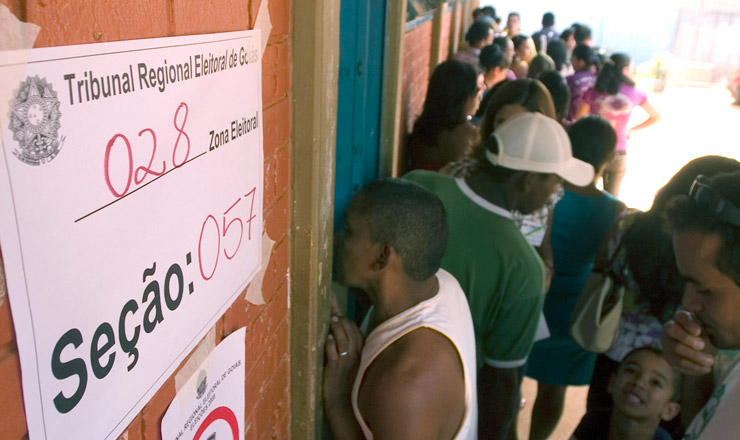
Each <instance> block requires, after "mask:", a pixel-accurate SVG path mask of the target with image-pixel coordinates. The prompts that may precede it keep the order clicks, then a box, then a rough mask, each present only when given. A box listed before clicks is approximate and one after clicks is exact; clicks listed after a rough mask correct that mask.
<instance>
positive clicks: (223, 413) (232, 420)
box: [193, 406, 239, 440]
mask: <svg viewBox="0 0 740 440" xmlns="http://www.w3.org/2000/svg"><path fill="white" fill-rule="evenodd" d="M216 420H223V421H225V422H226V423H228V424H229V427H230V428H231V434H232V435H233V436H234V440H239V422H238V421H237V420H236V414H234V411H232V410H231V409H229V408H227V407H225V406H219V407H218V408H216V409H214V410H213V411H211V412H210V414H208V416H206V418H205V419H204V420H203V423H201V424H200V427H198V430H197V431H195V437H193V440H200V437H201V436H202V435H203V433H204V432H205V430H206V428H208V427H209V426H210V425H211V424H212V423H213V422H215V421H216Z"/></svg>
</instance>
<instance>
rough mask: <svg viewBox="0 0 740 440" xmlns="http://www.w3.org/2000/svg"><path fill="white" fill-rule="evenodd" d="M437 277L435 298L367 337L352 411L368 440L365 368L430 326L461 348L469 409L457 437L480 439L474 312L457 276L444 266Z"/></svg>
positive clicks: (371, 436)
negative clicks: (363, 410)
mask: <svg viewBox="0 0 740 440" xmlns="http://www.w3.org/2000/svg"><path fill="white" fill-rule="evenodd" d="M437 279H438V280H439V292H437V294H436V295H435V296H434V297H432V298H430V299H428V300H426V301H424V302H421V303H419V304H417V305H415V306H414V307H411V308H410V309H407V310H405V311H404V312H403V313H400V314H398V315H396V316H394V317H392V318H391V319H389V320H387V321H385V322H383V323H382V324H380V325H379V326H378V327H377V328H375V329H374V330H373V331H372V332H371V333H370V335H368V336H367V339H366V340H365V346H364V348H363V349H362V357H361V359H360V367H359V369H358V370H357V377H356V378H355V383H354V385H353V386H352V410H353V411H354V414H355V418H356V419H357V421H358V422H359V424H360V427H361V428H362V432H363V433H364V434H365V438H366V439H372V438H373V433H372V432H371V431H370V428H368V426H367V423H365V420H364V419H363V418H362V414H360V408H359V405H358V403H357V399H358V394H359V390H360V384H362V379H363V377H364V376H365V370H367V367H368V366H370V364H372V362H373V361H374V360H375V358H376V357H377V356H378V355H379V354H380V353H381V352H382V351H383V350H385V349H386V348H387V347H388V346H389V345H391V344H392V343H394V342H396V341H397V340H398V339H400V338H401V337H402V336H404V335H406V334H408V333H410V332H412V331H414V330H416V329H419V328H430V329H432V330H435V331H437V332H439V333H441V334H443V335H444V336H445V337H447V339H449V340H450V341H451V342H452V344H453V345H454V346H455V348H456V349H457V353H458V355H459V356H460V360H461V361H462V366H463V373H464V375H465V377H464V383H465V412H464V414H463V420H462V424H461V425H460V428H459V430H458V432H457V433H456V434H455V437H454V439H458V440H473V439H476V438H478V397H477V392H476V374H477V364H476V360H475V332H474V330H473V318H472V317H471V315H470V307H469V306H468V300H467V299H466V298H465V294H464V293H463V291H462V288H461V287H460V284H459V283H458V282H457V280H456V279H455V277H453V276H452V275H450V274H449V273H447V272H445V271H444V270H442V269H440V270H439V272H437Z"/></svg>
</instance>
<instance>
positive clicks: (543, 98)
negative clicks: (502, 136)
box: [470, 79, 555, 182]
mask: <svg viewBox="0 0 740 440" xmlns="http://www.w3.org/2000/svg"><path fill="white" fill-rule="evenodd" d="M512 104H517V105H521V106H522V107H524V109H525V110H527V111H529V112H538V113H542V114H543V115H545V116H547V117H550V118H555V107H554V106H553V103H552V97H551V96H550V92H548V91H547V89H546V88H545V86H544V85H543V84H542V83H541V82H540V81H537V80H533V79H517V80H505V81H501V82H500V83H498V84H496V85H495V86H494V87H493V88H492V89H491V91H490V92H489V93H488V95H487V96H486V98H485V99H484V101H483V102H481V107H484V108H485V110H484V113H483V119H482V121H481V129H480V132H481V140H482V141H481V143H480V145H478V146H477V147H476V148H475V149H474V151H473V158H474V159H475V165H474V166H471V169H470V173H471V174H477V173H481V172H485V173H487V174H488V175H489V177H491V178H492V179H493V180H494V181H496V182H501V181H505V180H506V179H508V178H509V177H510V176H511V175H513V174H514V172H513V171H511V172H509V171H510V170H507V169H505V168H502V167H494V166H493V165H491V163H490V162H489V161H488V159H487V158H486V156H485V150H486V149H488V150H490V151H491V152H494V153H497V152H498V145H497V144H496V141H495V138H494V137H493V136H491V133H493V126H494V125H495V122H496V116H497V114H498V112H499V110H501V109H502V108H503V107H505V106H507V105H512Z"/></svg>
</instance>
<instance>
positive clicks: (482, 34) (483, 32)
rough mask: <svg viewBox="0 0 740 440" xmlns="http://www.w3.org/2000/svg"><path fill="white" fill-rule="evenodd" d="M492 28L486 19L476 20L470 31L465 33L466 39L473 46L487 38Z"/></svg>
mask: <svg viewBox="0 0 740 440" xmlns="http://www.w3.org/2000/svg"><path fill="white" fill-rule="evenodd" d="M492 29H493V28H492V27H491V25H490V24H489V23H488V22H487V21H485V20H478V21H475V22H473V24H471V25H470V28H469V29H468V33H466V34H465V41H467V42H468V44H470V45H471V46H473V45H475V44H477V43H478V42H479V41H482V40H485V39H487V38H488V35H489V34H490V33H491V30H492Z"/></svg>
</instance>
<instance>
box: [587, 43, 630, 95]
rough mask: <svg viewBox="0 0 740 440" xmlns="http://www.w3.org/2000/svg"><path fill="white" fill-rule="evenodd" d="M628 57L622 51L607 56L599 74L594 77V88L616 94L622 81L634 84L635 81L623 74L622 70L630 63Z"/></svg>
mask: <svg viewBox="0 0 740 440" xmlns="http://www.w3.org/2000/svg"><path fill="white" fill-rule="evenodd" d="M630 62H631V60H630V57H629V55H627V54H624V53H615V54H614V55H612V56H611V57H610V58H609V61H608V62H607V63H606V64H605V65H604V67H602V68H601V71H600V72H599V76H598V77H596V85H595V86H594V90H596V91H597V92H601V93H608V94H610V95H616V94H617V93H619V87H620V86H621V85H622V83H626V84H629V85H631V86H634V85H635V83H634V82H633V81H632V80H631V79H629V78H627V77H626V76H624V73H622V70H624V68H625V67H627V66H629V65H630Z"/></svg>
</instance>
